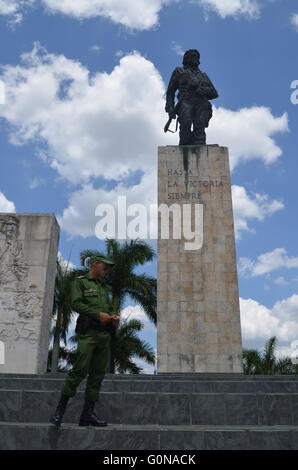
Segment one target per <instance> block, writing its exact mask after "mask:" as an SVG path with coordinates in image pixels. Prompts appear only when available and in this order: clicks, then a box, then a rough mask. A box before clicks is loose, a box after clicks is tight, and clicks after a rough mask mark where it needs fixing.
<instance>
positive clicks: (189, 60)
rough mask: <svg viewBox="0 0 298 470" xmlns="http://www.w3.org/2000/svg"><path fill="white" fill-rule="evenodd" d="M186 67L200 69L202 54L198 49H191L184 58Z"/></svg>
mask: <svg viewBox="0 0 298 470" xmlns="http://www.w3.org/2000/svg"><path fill="white" fill-rule="evenodd" d="M182 64H183V65H184V67H198V66H199V64H200V53H199V51H197V49H189V50H188V51H186V52H185V54H184V56H183V61H182Z"/></svg>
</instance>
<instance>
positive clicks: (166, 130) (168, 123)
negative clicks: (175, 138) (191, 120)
mask: <svg viewBox="0 0 298 470" xmlns="http://www.w3.org/2000/svg"><path fill="white" fill-rule="evenodd" d="M172 121H173V118H169V120H168V121H167V123H166V125H165V127H164V131H165V132H168V131H169V132H172V134H175V132H177V129H178V118H177V121H176V130H174V131H172V130H171V129H169V127H170V125H171V122H172Z"/></svg>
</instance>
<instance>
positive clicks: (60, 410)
mask: <svg viewBox="0 0 298 470" xmlns="http://www.w3.org/2000/svg"><path fill="white" fill-rule="evenodd" d="M69 398H70V397H67V396H66V395H61V398H60V400H59V403H58V406H57V408H56V411H55V413H54V414H53V415H52V416H51V417H50V423H52V424H54V425H55V426H60V424H61V421H62V418H63V415H64V413H65V409H66V405H67V402H68V400H69Z"/></svg>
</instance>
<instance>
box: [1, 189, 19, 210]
mask: <svg viewBox="0 0 298 470" xmlns="http://www.w3.org/2000/svg"><path fill="white" fill-rule="evenodd" d="M15 211H16V208H15V205H14V203H13V202H12V201H9V200H8V199H6V197H5V196H4V194H3V193H2V192H1V191H0V212H15Z"/></svg>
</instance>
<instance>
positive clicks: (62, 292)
mask: <svg viewBox="0 0 298 470" xmlns="http://www.w3.org/2000/svg"><path fill="white" fill-rule="evenodd" d="M77 274H78V270H75V269H72V268H70V267H69V261H68V262H66V263H65V262H63V261H62V260H61V258H60V257H58V259H57V272H56V279H55V294H54V305H53V316H55V315H57V318H56V325H55V326H54V328H53V332H52V334H53V336H54V340H53V351H52V363H51V364H52V366H51V371H52V372H57V371H58V362H59V352H60V351H61V350H60V340H61V339H62V340H63V341H64V344H65V346H66V344H67V340H66V336H67V333H68V327H69V324H70V322H71V319H72V315H73V313H72V310H71V284H72V281H73V279H74V277H75V275H77Z"/></svg>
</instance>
